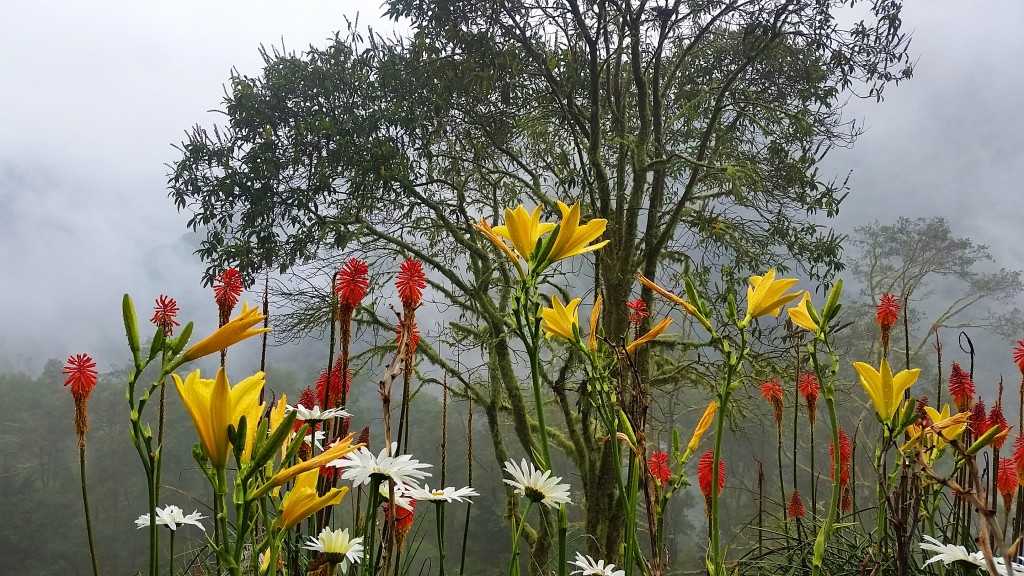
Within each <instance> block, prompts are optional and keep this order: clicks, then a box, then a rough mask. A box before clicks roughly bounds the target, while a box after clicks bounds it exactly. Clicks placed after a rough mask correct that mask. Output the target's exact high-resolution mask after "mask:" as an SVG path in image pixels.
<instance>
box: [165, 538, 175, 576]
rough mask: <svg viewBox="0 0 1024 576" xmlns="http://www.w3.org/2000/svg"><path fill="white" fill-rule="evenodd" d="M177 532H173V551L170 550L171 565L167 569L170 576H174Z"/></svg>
mask: <svg viewBox="0 0 1024 576" xmlns="http://www.w3.org/2000/svg"><path fill="white" fill-rule="evenodd" d="M175 533H176V530H171V549H170V565H169V566H168V567H167V572H168V574H170V576H174V534H175Z"/></svg>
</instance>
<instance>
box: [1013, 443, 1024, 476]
mask: <svg viewBox="0 0 1024 576" xmlns="http://www.w3.org/2000/svg"><path fill="white" fill-rule="evenodd" d="M1013 463H1014V464H1015V465H1016V468H1017V478H1018V479H1020V478H1021V477H1022V476H1024V436H1021V435H1020V434H1018V435H1017V439H1016V440H1014V441H1013Z"/></svg>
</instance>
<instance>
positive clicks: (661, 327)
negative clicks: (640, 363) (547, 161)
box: [626, 318, 672, 354]
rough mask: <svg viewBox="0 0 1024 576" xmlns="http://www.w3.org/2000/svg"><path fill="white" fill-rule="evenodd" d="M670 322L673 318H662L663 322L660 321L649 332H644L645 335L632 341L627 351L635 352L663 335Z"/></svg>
mask: <svg viewBox="0 0 1024 576" xmlns="http://www.w3.org/2000/svg"><path fill="white" fill-rule="evenodd" d="M670 324H672V319H671V318H662V320H661V322H658V324H657V325H656V326H655V327H654V328H651V329H650V330H648V331H647V334H644V335H643V336H641V337H639V338H637V339H636V340H633V341H632V342H630V343H629V346H626V352H627V353H629V354H632V353H633V352H635V351H636V349H637V348H639V347H640V346H642V345H643V344H646V343H647V342H650V341H651V340H654V339H655V338H657V337H658V336H661V333H662V332H664V331H665V330H666V329H667V328H668V327H669V325H670Z"/></svg>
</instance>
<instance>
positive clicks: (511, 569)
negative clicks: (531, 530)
mask: <svg viewBox="0 0 1024 576" xmlns="http://www.w3.org/2000/svg"><path fill="white" fill-rule="evenodd" d="M531 506H533V500H530V499H529V498H527V499H526V509H525V510H523V516H522V517H521V518H520V519H519V524H518V525H515V516H513V517H512V523H513V528H514V529H513V531H512V560H511V561H510V562H509V563H508V576H518V574H519V536H520V534H521V533H522V531H523V526H524V525H525V524H526V516H527V514H529V513H530V507H531Z"/></svg>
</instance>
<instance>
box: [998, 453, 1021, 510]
mask: <svg viewBox="0 0 1024 576" xmlns="http://www.w3.org/2000/svg"><path fill="white" fill-rule="evenodd" d="M1019 485H1020V480H1019V479H1018V478H1017V470H1016V469H1015V468H1014V465H1013V458H1000V459H999V476H997V477H996V488H997V489H998V490H999V494H1001V495H1002V497H1003V508H1004V509H1005V510H1006V511H1007V512H1009V511H1010V507H1011V506H1012V505H1013V496H1014V494H1016V493H1017V486H1019Z"/></svg>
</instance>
